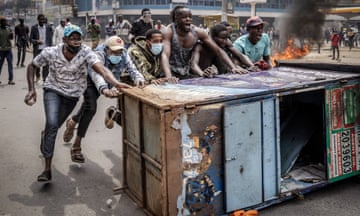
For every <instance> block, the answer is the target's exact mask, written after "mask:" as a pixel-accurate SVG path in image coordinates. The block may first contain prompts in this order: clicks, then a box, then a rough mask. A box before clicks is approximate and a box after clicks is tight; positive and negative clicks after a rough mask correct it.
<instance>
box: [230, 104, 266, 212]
mask: <svg viewBox="0 0 360 216" xmlns="http://www.w3.org/2000/svg"><path fill="white" fill-rule="evenodd" d="M261 126H262V121H261V102H252V103H244V104H238V105H231V106H226V107H225V108H224V136H225V190H226V211H227V212H230V211H234V210H236V209H241V208H245V207H248V206H252V205H256V204H259V203H261V202H262V190H263V182H262V160H261V158H262V155H261V143H262V140H261V138H262V137H261V132H262V131H261Z"/></svg>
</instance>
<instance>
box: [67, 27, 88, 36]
mask: <svg viewBox="0 0 360 216" xmlns="http://www.w3.org/2000/svg"><path fill="white" fill-rule="evenodd" d="M74 32H77V33H79V34H80V35H81V36H83V32H82V31H81V28H80V27H79V26H77V25H68V26H65V28H64V37H69V36H70V35H71V34H72V33H74Z"/></svg>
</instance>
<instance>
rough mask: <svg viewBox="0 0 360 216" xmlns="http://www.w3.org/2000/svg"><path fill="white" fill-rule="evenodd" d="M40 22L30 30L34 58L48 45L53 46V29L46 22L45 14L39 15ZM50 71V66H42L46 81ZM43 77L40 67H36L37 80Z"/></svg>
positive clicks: (43, 78)
mask: <svg viewBox="0 0 360 216" xmlns="http://www.w3.org/2000/svg"><path fill="white" fill-rule="evenodd" d="M37 20H38V24H35V25H33V26H32V27H31V31H30V43H32V45H33V56H34V58H35V57H36V56H37V55H39V54H40V53H41V51H42V50H43V49H45V48H46V47H50V46H52V37H53V30H52V28H51V27H50V26H49V25H47V24H46V18H45V16H44V14H39V15H38V16H37ZM48 73H49V66H47V65H44V66H43V68H42V80H43V81H44V82H45V80H46V77H47V75H48ZM40 78H41V74H40V68H36V82H38V81H39V80H40Z"/></svg>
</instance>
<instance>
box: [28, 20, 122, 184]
mask: <svg viewBox="0 0 360 216" xmlns="http://www.w3.org/2000/svg"><path fill="white" fill-rule="evenodd" d="M82 35H83V33H82V31H81V29H80V27H78V26H76V25H68V26H66V27H65V29H64V40H63V41H64V43H62V44H59V45H57V46H52V47H47V48H45V49H44V50H43V51H42V52H41V53H40V54H39V55H37V56H36V57H35V58H34V59H33V60H32V62H31V63H30V64H29V65H28V67H27V82H28V93H27V95H26V96H25V100H24V101H25V103H26V104H28V105H32V104H33V103H35V102H36V99H37V96H36V90H35V87H34V75H35V70H36V68H39V67H41V66H43V65H49V71H50V73H49V76H48V78H47V79H46V80H45V83H44V88H43V95H44V96H43V98H44V99H43V100H44V110H45V121H46V123H45V130H44V131H43V132H42V133H41V144H40V150H41V153H42V155H43V156H44V158H45V168H44V170H43V172H42V173H41V174H40V175H39V176H38V178H37V180H38V181H50V180H51V178H52V175H51V164H52V158H53V156H54V147H55V140H56V136H57V132H58V129H59V128H60V127H61V125H62V124H63V123H64V121H65V120H66V118H67V117H68V116H69V115H70V113H71V112H72V111H73V109H74V108H75V105H76V103H77V101H78V100H79V97H80V96H81V95H82V94H83V93H84V91H85V89H86V86H87V66H88V67H91V68H92V69H93V70H94V71H95V72H96V73H99V74H101V75H102V76H104V78H105V79H106V80H107V81H108V82H109V83H111V84H112V85H113V86H115V87H116V88H117V89H118V90H120V89H121V88H127V87H129V86H128V85H126V84H123V83H120V82H118V81H117V80H116V79H115V77H114V76H113V75H112V73H111V72H110V71H109V70H108V69H106V68H105V67H104V65H103V64H102V63H101V62H100V60H99V58H98V57H97V55H96V54H95V53H94V52H92V51H91V49H90V48H89V47H88V46H86V45H84V44H82V43H81V41H82V39H81V36H82Z"/></svg>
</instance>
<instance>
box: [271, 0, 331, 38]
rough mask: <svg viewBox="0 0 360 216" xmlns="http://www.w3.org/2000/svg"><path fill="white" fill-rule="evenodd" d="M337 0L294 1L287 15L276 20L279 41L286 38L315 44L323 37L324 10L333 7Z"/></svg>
mask: <svg viewBox="0 0 360 216" xmlns="http://www.w3.org/2000/svg"><path fill="white" fill-rule="evenodd" d="M337 2H338V0H294V1H293V3H292V5H291V6H290V8H289V9H288V13H287V15H285V16H284V17H281V18H280V19H279V20H276V23H277V29H278V30H279V31H280V38H281V41H283V42H284V41H285V43H286V41H287V39H288V38H290V37H292V38H297V39H299V40H306V41H308V42H310V43H317V42H319V41H320V40H321V39H322V37H323V30H322V27H323V25H324V22H325V13H326V10H328V9H330V8H331V7H334V6H335V5H336V4H337Z"/></svg>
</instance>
